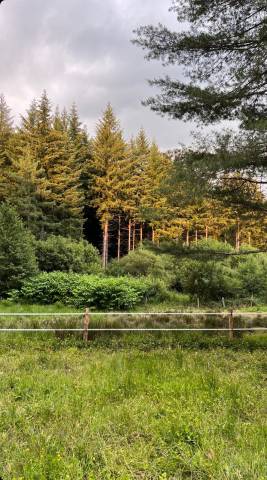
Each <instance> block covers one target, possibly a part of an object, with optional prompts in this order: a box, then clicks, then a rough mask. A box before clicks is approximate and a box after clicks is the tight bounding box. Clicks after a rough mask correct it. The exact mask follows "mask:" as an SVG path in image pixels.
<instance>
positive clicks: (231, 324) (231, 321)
mask: <svg viewBox="0 0 267 480" xmlns="http://www.w3.org/2000/svg"><path fill="white" fill-rule="evenodd" d="M95 316H97V317H106V316H111V317H112V316H113V317H114V316H116V317H161V318H162V317H165V316H167V317H192V318H194V317H221V318H222V319H227V320H228V327H216V326H215V327H190V326H189V327H188V326H186V327H184V326H181V327H179V328H174V327H123V328H120V327H102V328H101V327H92V326H90V320H91V317H95ZM0 317H6V318H7V317H9V318H10V317H35V318H36V317H50V318H51V317H56V318H58V317H71V318H73V317H77V318H81V319H82V320H83V324H82V326H81V327H79V328H70V327H69V328H57V327H53V328H51V327H43V328H28V327H24V328H21V327H19V328H13V327H2V328H0V333H16V332H18V333H37V332H39V333H40V332H43V333H45V332H52V333H60V332H73V333H75V332H76V333H83V339H84V341H88V336H89V333H90V332H228V334H229V338H230V339H233V337H234V332H267V326H266V327H265V326H263V327H262V326H253V325H251V326H249V327H237V326H236V325H235V320H236V319H237V318H253V317H254V318H255V317H256V318H267V312H234V311H233V310H231V311H228V312H226V311H224V312H94V311H89V309H88V308H87V309H86V310H85V311H83V312H63V313H55V312H46V313H38V312H36V313H35V312H29V313H27V312H14V313H7V312H5V313H1V312H0Z"/></svg>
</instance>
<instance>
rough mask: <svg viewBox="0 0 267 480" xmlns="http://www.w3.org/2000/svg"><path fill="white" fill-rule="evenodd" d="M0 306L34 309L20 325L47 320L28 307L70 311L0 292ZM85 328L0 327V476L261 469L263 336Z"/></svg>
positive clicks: (224, 475) (135, 476)
mask: <svg viewBox="0 0 267 480" xmlns="http://www.w3.org/2000/svg"><path fill="white" fill-rule="evenodd" d="M151 307H152V306H149V305H147V309H148V310H150V311H151ZM154 307H155V310H156V306H155V305H154V306H153V308H154ZM173 307H174V305H173ZM169 309H172V307H171V305H170V304H162V305H161V306H160V308H158V310H157V311H164V310H165V311H168V310H169ZM173 309H174V310H175V308H173ZM176 309H177V306H176ZM155 310H154V311H155ZM0 311H1V312H5V313H10V312H31V313H36V318H35V317H31V318H29V319H27V318H22V319H20V320H19V319H16V325H18V322H22V323H21V325H23V326H24V325H26V324H27V322H29V325H31V326H40V321H41V322H42V325H45V324H46V322H48V323H49V322H51V321H52V320H51V319H44V318H43V319H40V317H39V319H38V313H43V312H44V313H46V312H55V313H61V312H62V313H65V312H70V313H73V312H75V310H74V309H70V308H66V307H62V306H60V305H51V306H39V305H14V304H12V303H10V302H0ZM262 311H265V310H262ZM122 320H123V322H124V323H125V322H126V323H125V326H127V325H128V324H127V322H128V321H129V320H127V318H125V319H122V318H121V317H120V318H116V317H115V318H113V319H112V320H110V319H109V320H108V319H107V318H105V319H104V318H101V317H100V318H99V317H95V318H94V317H93V318H92V323H93V324H94V325H97V322H99V323H100V325H107V326H108V323H107V322H108V321H109V322H113V323H112V326H119V324H121V322H122ZM3 321H4V319H1V322H3ZM6 321H9V319H7V320H6ZM10 321H11V320H10ZM130 321H131V320H130ZM172 321H173V320H172V319H170V320H168V322H172ZM216 321H217V320H216ZM12 322H14V319H12ZM38 322H39V323H38ZM53 322H54V324H56V325H58V328H60V327H64V326H65V325H67V324H68V323H69V322H72V323H73V325H74V323H75V322H78V323H79V322H80V323H81V320H80V319H77V318H76V319H74V318H73V317H71V316H70V318H69V317H67V318H65V317H58V318H55V319H54V320H53ZM168 325H169V326H170V327H171V326H172V324H171V323H168ZM90 337H91V338H90V341H89V343H88V344H84V342H82V340H81V336H74V335H70V336H68V335H66V336H64V337H61V338H59V337H58V335H54V334H37V333H34V334H28V335H27V334H13V335H12V334H1V336H0V391H1V397H0V402H1V408H0V478H1V479H3V480H74V479H75V480H115V479H116V480H215V479H216V480H265V479H266V478H267V465H266V460H265V458H266V453H267V422H266V411H267V400H266V398H267V395H266V376H267V355H266V346H267V335H266V334H265V335H264V334H262V335H258V334H255V335H254V334H253V335H251V334H246V335H243V336H239V337H236V338H235V339H234V340H233V341H230V340H229V339H228V337H227V335H225V334H207V335H203V334H197V333H194V334H192V333H190V334H186V333H184V334H183V333H177V334H175V333H168V334H161V333H153V334H152V333H151V334H140V333H135V334H117V333H116V334H114V335H110V334H104V333H102V334H101V335H99V334H98V335H93V334H90Z"/></svg>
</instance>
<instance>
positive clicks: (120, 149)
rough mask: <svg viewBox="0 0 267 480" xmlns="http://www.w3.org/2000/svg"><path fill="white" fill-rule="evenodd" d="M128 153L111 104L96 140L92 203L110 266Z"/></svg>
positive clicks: (104, 253)
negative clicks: (112, 232) (111, 227)
mask: <svg viewBox="0 0 267 480" xmlns="http://www.w3.org/2000/svg"><path fill="white" fill-rule="evenodd" d="M125 156H126V144H125V142H124V140H123V135H122V131H121V129H120V126H119V122H118V120H117V119H116V118H115V115H114V112H113V109H112V107H111V105H110V104H109V105H108V106H107V108H106V110H105V112H104V115H103V117H102V119H101V120H100V121H99V123H98V125H97V131H96V137H95V139H94V142H93V158H92V164H91V171H92V192H93V199H92V202H91V204H92V205H93V206H95V207H96V209H97V215H98V218H99V219H100V222H101V225H102V230H103V250H102V259H103V261H102V263H103V267H104V268H105V267H106V266H107V262H108V249H109V223H110V221H111V220H112V218H113V216H114V215H115V214H116V213H117V212H118V211H120V209H121V181H120V178H121V167H122V166H123V163H124V160H125Z"/></svg>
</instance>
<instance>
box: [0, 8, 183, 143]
mask: <svg viewBox="0 0 267 480" xmlns="http://www.w3.org/2000/svg"><path fill="white" fill-rule="evenodd" d="M168 6H169V1H168V0H166V1H164V2H163V1H162V0H145V1H144V0H105V1H104V2H100V1H99V0H68V1H66V0H50V1H49V0H48V1H43V0H27V1H25V0H6V2H5V3H3V5H2V6H1V8H0V41H1V45H4V48H2V49H1V62H0V91H2V92H3V93H4V94H5V95H6V98H7V101H8V103H9V104H10V106H11V107H12V109H13V111H14V112H15V114H17V113H18V112H23V111H24V110H25V109H26V108H27V107H28V105H29V103H30V102H31V100H32V98H33V97H38V96H39V95H40V93H41V91H42V90H43V89H44V88H45V89H46V90H47V91H48V94H49V96H50V97H51V99H52V101H53V103H54V104H55V105H56V104H58V105H59V106H60V107H63V106H66V107H69V106H70V104H71V103H72V102H73V101H75V102H76V103H77V105H78V108H79V111H80V113H81V118H82V120H83V122H84V123H86V124H87V125H88V128H89V132H90V133H91V134H93V133H94V127H95V124H96V122H97V119H98V117H99V116H100V115H101V113H102V112H103V109H104V108H105V105H106V104H107V102H108V101H110V102H111V103H112V105H113V106H114V109H115V111H116V114H117V115H118V117H119V118H120V119H121V124H122V126H123V127H124V129H125V133H126V136H127V137H130V136H131V135H135V134H136V132H137V131H138V129H139V128H140V126H141V125H142V126H143V127H144V128H145V130H146V131H147V133H148V134H149V136H151V137H152V138H155V139H156V140H157V141H158V143H159V144H160V146H161V147H162V148H170V147H175V146H177V145H178V143H179V142H184V143H188V142H189V141H190V131H191V130H192V124H184V123H183V122H177V121H168V120H167V119H166V118H161V117H158V116H156V115H155V114H154V113H153V112H151V111H150V110H148V109H146V108H145V107H143V106H142V105H141V100H142V99H144V98H146V97H147V96H148V95H150V94H151V93H152V92H151V88H150V87H149V86H148V84H147V79H148V78H153V77H155V76H159V75H162V74H165V73H166V71H165V69H163V68H162V67H161V65H160V64H159V63H157V62H149V63H148V62H146V61H145V60H144V58H143V56H144V54H143V52H142V51H141V50H140V49H138V48H137V47H136V46H134V45H132V44H131V42H130V40H131V38H132V37H133V33H132V31H133V29H134V28H136V27H137V26H138V25H140V24H146V23H150V22H153V23H155V22H159V21H160V22H163V23H167V24H169V25H170V26H175V24H176V21H175V18H174V16H173V15H172V14H170V13H169V12H168ZM175 73H176V75H177V74H178V75H181V74H182V73H181V71H180V70H177V69H176V72H175Z"/></svg>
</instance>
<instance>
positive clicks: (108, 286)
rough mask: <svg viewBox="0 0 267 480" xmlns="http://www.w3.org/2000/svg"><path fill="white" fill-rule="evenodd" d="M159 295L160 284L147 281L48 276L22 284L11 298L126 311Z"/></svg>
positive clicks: (119, 278) (68, 275)
mask: <svg viewBox="0 0 267 480" xmlns="http://www.w3.org/2000/svg"><path fill="white" fill-rule="evenodd" d="M159 295H161V296H162V295H164V289H163V287H162V285H161V283H160V282H152V281H151V280H144V279H142V280H141V279H134V278H129V277H118V278H112V277H109V278H105V277H97V276H95V275H78V274H75V273H73V274H71V273H69V274H67V273H62V272H52V273H41V274H39V275H38V276H36V277H34V278H32V279H30V280H28V281H26V282H25V283H24V285H23V286H22V288H21V289H20V291H14V292H13V293H12V294H11V298H12V300H14V301H25V302H29V303H40V304H51V303H56V302H61V303H62V304H64V305H71V306H74V307H77V308H84V307H90V308H97V309H111V310H113V309H114V310H115V309H122V310H123V309H126V310H127V309H130V308H133V307H134V306H135V305H137V304H140V303H142V302H145V301H146V300H150V299H152V298H155V297H156V296H159Z"/></svg>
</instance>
